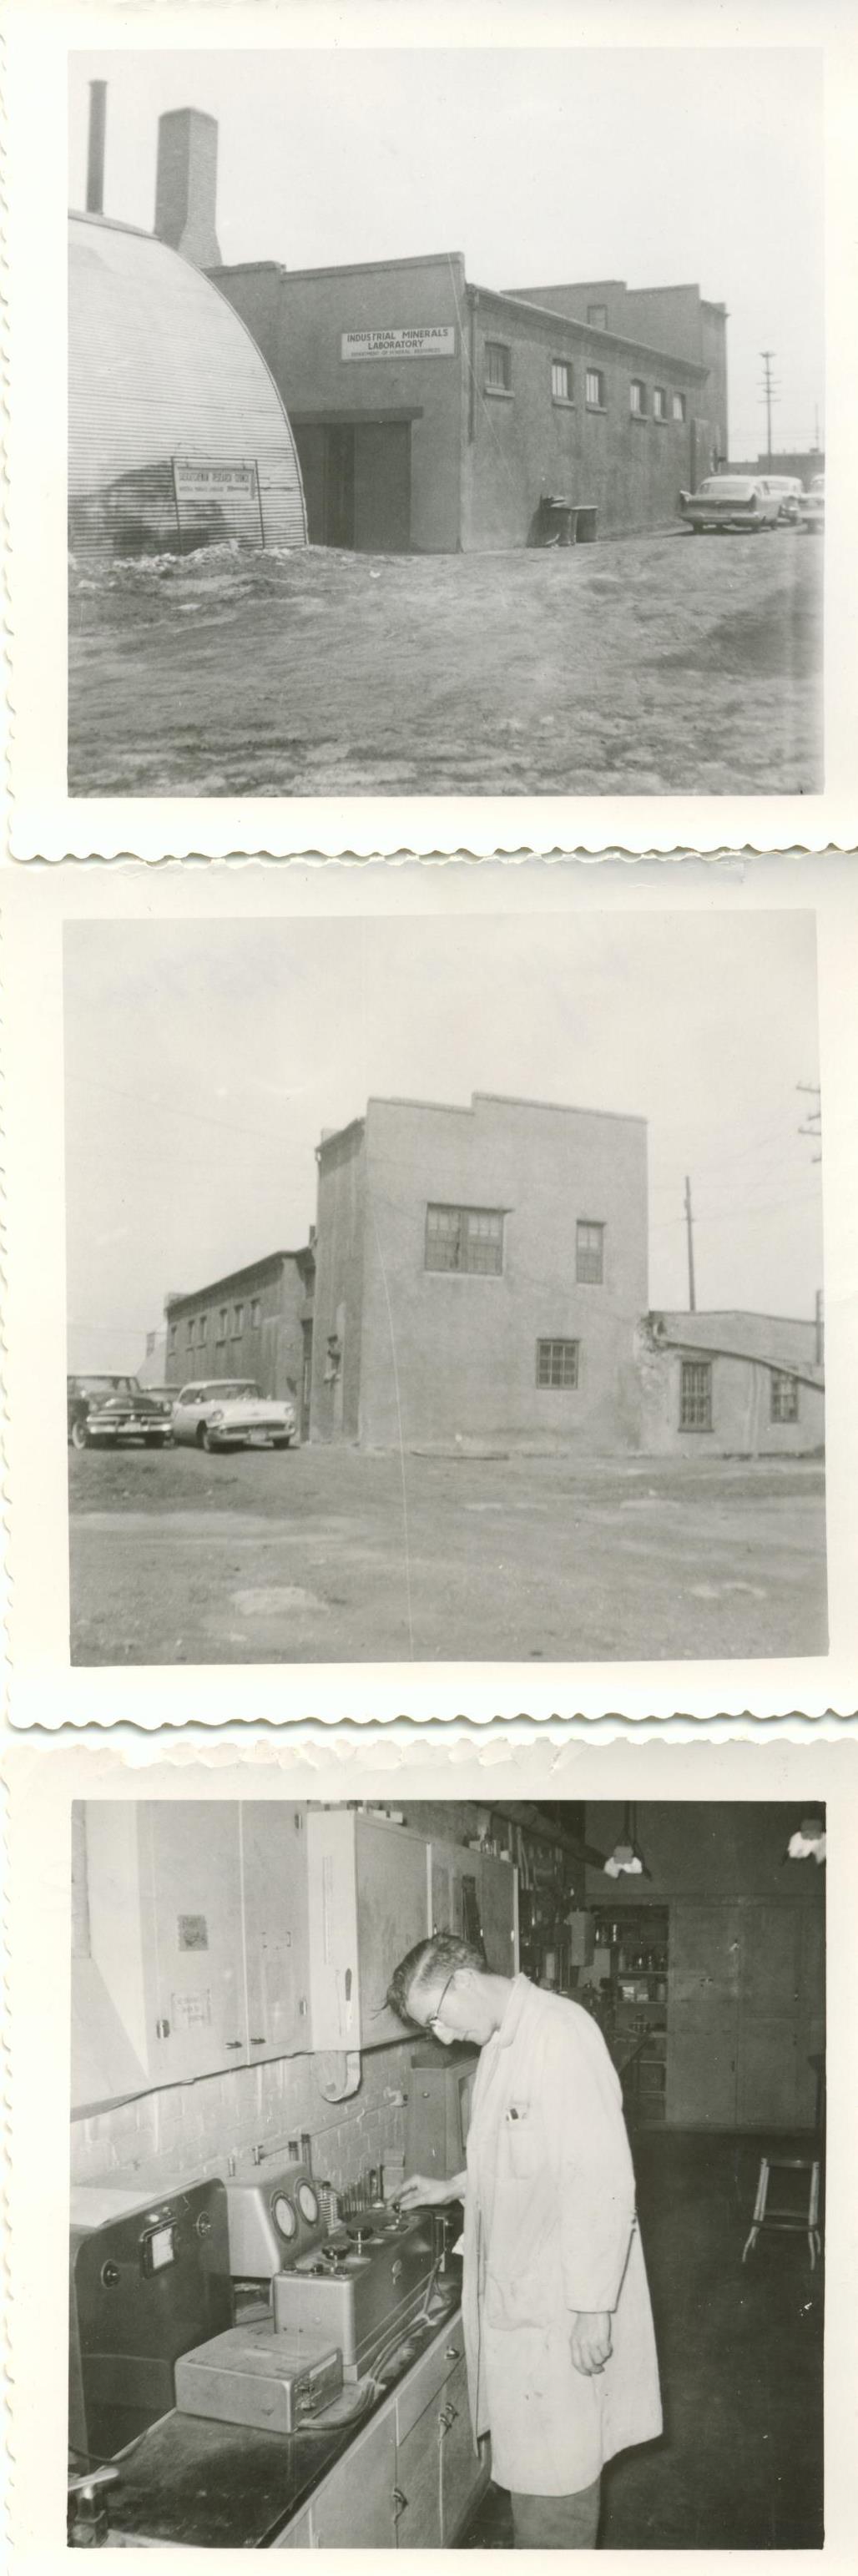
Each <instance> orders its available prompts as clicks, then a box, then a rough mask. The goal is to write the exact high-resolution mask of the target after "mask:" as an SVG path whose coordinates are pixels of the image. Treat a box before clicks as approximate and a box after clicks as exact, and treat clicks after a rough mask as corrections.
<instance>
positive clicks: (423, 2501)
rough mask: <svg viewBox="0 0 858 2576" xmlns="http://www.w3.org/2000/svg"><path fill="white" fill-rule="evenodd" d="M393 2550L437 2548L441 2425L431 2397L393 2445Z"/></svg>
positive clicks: (435, 2402) (438, 2543) (439, 2544)
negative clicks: (429, 2401) (394, 2517)
mask: <svg viewBox="0 0 858 2576" xmlns="http://www.w3.org/2000/svg"><path fill="white" fill-rule="evenodd" d="M393 2500H394V2509H395V2515H396V2546H397V2549H440V2547H441V2424H440V2417H439V2409H438V2401H437V2398H433V2399H432V2401H431V2403H430V2405H428V2406H427V2407H426V2408H425V2409H424V2412H423V2414H422V2415H419V2416H418V2418H417V2422H416V2424H413V2425H412V2428H411V2431H410V2433H406V2435H405V2440H404V2441H403V2442H398V2443H397V2446H396V2485H395V2487H394V2491H393Z"/></svg>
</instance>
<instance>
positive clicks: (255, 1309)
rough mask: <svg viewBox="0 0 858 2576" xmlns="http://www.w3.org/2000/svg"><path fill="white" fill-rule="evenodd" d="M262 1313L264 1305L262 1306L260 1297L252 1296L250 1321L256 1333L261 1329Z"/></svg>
mask: <svg viewBox="0 0 858 2576" xmlns="http://www.w3.org/2000/svg"><path fill="white" fill-rule="evenodd" d="M261 1313H262V1307H261V1304H260V1301H259V1298H258V1297H251V1300H250V1322H251V1328H252V1330H253V1332H254V1333H256V1332H258V1330H259V1318H260V1315H261Z"/></svg>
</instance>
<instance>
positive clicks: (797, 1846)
mask: <svg viewBox="0 0 858 2576" xmlns="http://www.w3.org/2000/svg"><path fill="white" fill-rule="evenodd" d="M825 1847H826V1845H825V1818H824V1816H818V1815H817V1816H802V1820H801V1824H800V1825H798V1826H797V1828H796V1831H795V1833H794V1834H790V1838H789V1842H788V1843H787V1847H786V1851H785V1852H784V1860H815V1861H816V1864H817V1868H818V1867H819V1865H820V1863H821V1862H822V1861H824V1859H825Z"/></svg>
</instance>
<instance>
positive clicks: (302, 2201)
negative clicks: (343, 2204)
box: [298, 2182, 319, 2227]
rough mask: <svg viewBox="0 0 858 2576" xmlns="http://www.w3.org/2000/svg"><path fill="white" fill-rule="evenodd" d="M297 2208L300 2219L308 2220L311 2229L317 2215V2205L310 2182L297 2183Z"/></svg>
mask: <svg viewBox="0 0 858 2576" xmlns="http://www.w3.org/2000/svg"><path fill="white" fill-rule="evenodd" d="M298 2207H299V2209H300V2212H301V2216H302V2218H306V2219H309V2222H310V2226H311V2227H312V2226H313V2225H314V2224H315V2221H316V2219H317V2218H318V2215H319V2203H318V2201H317V2198H316V2194H315V2192H314V2190H313V2185H312V2183H311V2182H301V2183H299V2185H298Z"/></svg>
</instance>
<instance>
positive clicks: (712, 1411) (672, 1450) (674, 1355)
mask: <svg viewBox="0 0 858 2576" xmlns="http://www.w3.org/2000/svg"><path fill="white" fill-rule="evenodd" d="M637 1352H638V1367H639V1376H640V1397H641V1418H640V1440H641V1446H642V1448H643V1449H645V1450H646V1451H647V1452H648V1453H649V1454H650V1455H658V1454H659V1453H666V1454H669V1455H672V1456H682V1455H684V1456H686V1457H688V1456H691V1455H692V1454H693V1453H694V1452H695V1451H698V1452H699V1450H700V1449H701V1447H702V1448H705V1449H707V1450H709V1451H710V1452H714V1453H715V1454H716V1455H717V1456H721V1457H744V1458H748V1457H750V1458H754V1457H761V1456H764V1457H777V1456H778V1455H780V1454H782V1453H783V1452H784V1451H787V1452H791V1453H793V1454H797V1453H799V1452H801V1451H804V1452H806V1453H807V1452H813V1451H816V1450H820V1449H822V1447H823V1445H824V1441H825V1375H824V1364H823V1355H822V1345H821V1331H820V1326H819V1323H818V1322H814V1321H813V1320H805V1319H803V1318H801V1317H793V1316H789V1315H754V1314H748V1313H747V1312H743V1311H742V1310H741V1309H739V1308H735V1307H730V1308H729V1309H726V1310H719V1311H717V1312H714V1311H713V1312H710V1313H708V1314H681V1313H680V1314H677V1313H670V1312H667V1311H665V1310H662V1311H659V1312H658V1313H653V1314H650V1315H647V1316H645V1317H643V1318H642V1320H641V1326H640V1331H639V1334H638V1338H637Z"/></svg>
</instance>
